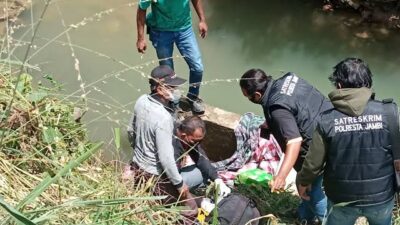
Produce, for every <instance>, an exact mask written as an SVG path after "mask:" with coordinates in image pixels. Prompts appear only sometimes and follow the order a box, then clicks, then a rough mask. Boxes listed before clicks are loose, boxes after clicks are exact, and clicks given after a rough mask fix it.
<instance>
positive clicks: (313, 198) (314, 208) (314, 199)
mask: <svg viewBox="0 0 400 225" xmlns="http://www.w3.org/2000/svg"><path fill="white" fill-rule="evenodd" d="M322 178H323V176H322V175H321V176H319V177H318V178H317V179H316V180H315V181H314V183H313V184H312V186H311V191H310V193H308V194H309V196H310V200H309V201H305V200H302V202H301V204H300V206H299V216H300V219H304V220H312V219H314V218H315V216H316V217H318V219H319V220H320V221H322V219H323V218H324V216H325V214H326V208H327V199H326V196H325V193H324V191H323V190H322Z"/></svg>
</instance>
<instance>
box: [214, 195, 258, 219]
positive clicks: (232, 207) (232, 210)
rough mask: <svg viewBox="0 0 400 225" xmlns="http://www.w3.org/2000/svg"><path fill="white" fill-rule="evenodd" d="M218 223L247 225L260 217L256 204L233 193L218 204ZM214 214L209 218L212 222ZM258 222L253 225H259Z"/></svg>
mask: <svg viewBox="0 0 400 225" xmlns="http://www.w3.org/2000/svg"><path fill="white" fill-rule="evenodd" d="M217 207H218V209H217V210H218V217H217V218H218V222H219V224H220V225H245V224H246V223H247V222H249V221H250V220H252V219H254V218H258V217H260V212H259V211H258V209H257V207H256V203H255V202H254V201H253V200H252V199H250V198H248V197H246V196H243V195H241V194H238V193H231V194H229V195H228V196H226V197H224V198H223V199H222V200H221V201H220V202H219V203H218V206H217ZM212 219H213V214H212V213H211V214H210V215H209V217H208V222H212ZM258 222H259V221H258V220H256V221H254V222H252V223H251V225H258Z"/></svg>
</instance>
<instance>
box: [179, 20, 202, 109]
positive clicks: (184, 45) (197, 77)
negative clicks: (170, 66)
mask: <svg viewBox="0 0 400 225" xmlns="http://www.w3.org/2000/svg"><path fill="white" fill-rule="evenodd" d="M175 43H176V46H177V48H178V50H179V52H180V53H181V55H182V56H183V57H184V59H185V61H186V63H187V64H188V66H189V70H190V74H189V92H188V94H187V97H188V98H189V100H192V101H193V102H196V101H197V100H198V96H199V93H200V83H201V81H202V79H203V62H202V60H201V53H200V49H199V45H198V44H197V40H196V36H195V34H194V32H193V29H192V28H191V27H190V28H188V29H186V30H183V31H179V32H176V37H175ZM199 109H200V108H199ZM202 110H203V111H204V109H202Z"/></svg>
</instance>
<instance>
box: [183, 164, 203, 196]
mask: <svg viewBox="0 0 400 225" xmlns="http://www.w3.org/2000/svg"><path fill="white" fill-rule="evenodd" d="M180 172H181V176H182V178H183V182H184V183H185V184H186V185H187V186H189V188H190V190H194V189H196V188H198V187H200V186H202V185H204V184H205V183H204V178H203V175H202V173H201V171H200V170H199V169H198V168H197V167H196V165H191V166H186V167H183V168H182V169H181V171H180Z"/></svg>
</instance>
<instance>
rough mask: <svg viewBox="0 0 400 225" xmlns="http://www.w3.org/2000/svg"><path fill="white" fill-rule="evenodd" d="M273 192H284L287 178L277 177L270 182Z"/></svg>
mask: <svg viewBox="0 0 400 225" xmlns="http://www.w3.org/2000/svg"><path fill="white" fill-rule="evenodd" d="M269 185H270V187H271V192H275V191H283V190H284V189H285V185H286V177H281V176H276V177H274V179H273V180H272V181H271V182H270V184H269Z"/></svg>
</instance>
